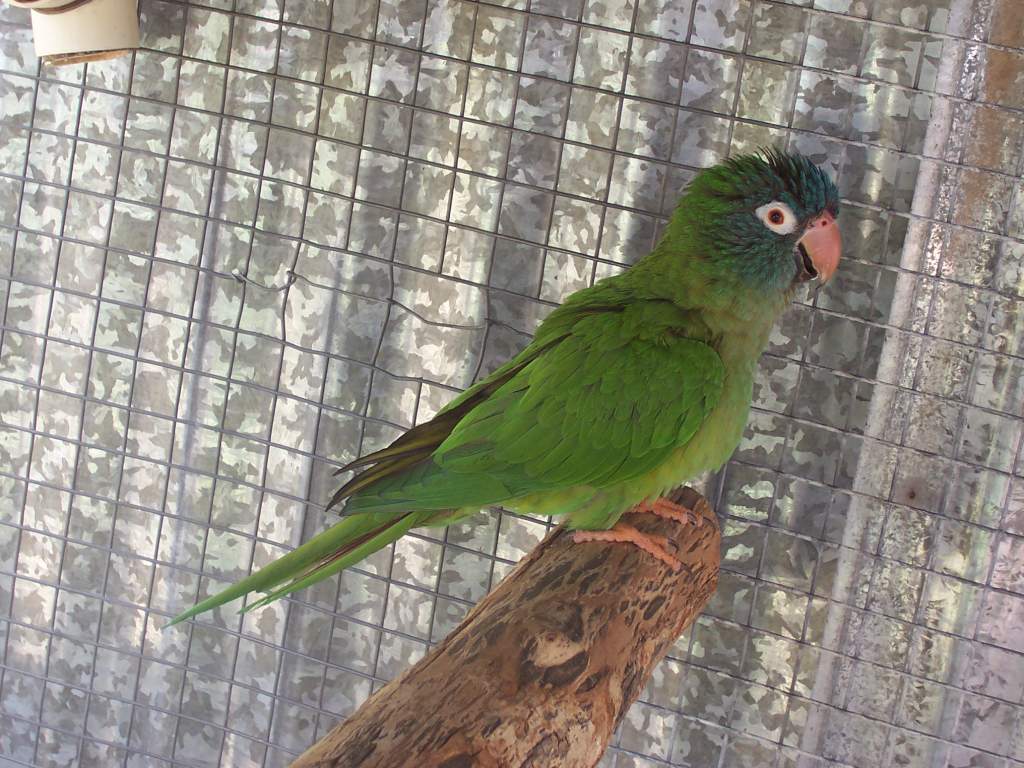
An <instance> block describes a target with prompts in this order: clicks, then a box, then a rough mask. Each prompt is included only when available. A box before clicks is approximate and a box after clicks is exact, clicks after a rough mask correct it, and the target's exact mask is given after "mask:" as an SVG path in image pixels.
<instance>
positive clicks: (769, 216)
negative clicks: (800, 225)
mask: <svg viewBox="0 0 1024 768" xmlns="http://www.w3.org/2000/svg"><path fill="white" fill-rule="evenodd" d="M754 213H756V214H757V218H759V219H760V220H761V223H762V224H764V225H765V226H766V227H768V229H770V230H771V231H772V232H774V233H775V234H777V235H788V234H789V233H790V232H792V231H793V230H794V229H796V215H795V214H794V213H793V209H792V208H790V207H789V206H788V205H786V204H785V203H781V202H779V201H778V200H772V201H771V202H770V203H765V204H764V205H762V206H761V207H760V208H758V209H757V210H756V211H754Z"/></svg>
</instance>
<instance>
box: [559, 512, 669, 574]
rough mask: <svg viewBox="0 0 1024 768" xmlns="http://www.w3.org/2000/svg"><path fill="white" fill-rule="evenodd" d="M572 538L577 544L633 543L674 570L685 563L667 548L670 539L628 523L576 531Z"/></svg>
mask: <svg viewBox="0 0 1024 768" xmlns="http://www.w3.org/2000/svg"><path fill="white" fill-rule="evenodd" d="M572 540H573V541H574V542H576V543H577V544H583V543H585V542H588V541H608V542H613V543H618V544H632V545H633V546H635V547H638V548H640V549H642V550H643V551H644V552H646V553H647V554H649V555H652V556H654V557H655V558H657V559H658V560H660V561H661V562H662V563H664V564H665V565H667V566H668V567H669V568H671V569H672V570H673V571H678V570H679V569H680V568H682V567H683V564H682V563H681V562H680V561H679V559H678V558H677V557H675V556H674V555H672V554H670V553H669V551H668V550H667V549H666V545H667V544H668V539H667V538H665V537H664V536H658V535H655V534H650V533H642V532H640V531H638V530H637V529H636V528H634V527H633V526H631V525H627V524H626V523H621V522H620V523H616V524H615V526H614V527H612V528H609V529H608V530H607V531H575V532H574V533H573V535H572Z"/></svg>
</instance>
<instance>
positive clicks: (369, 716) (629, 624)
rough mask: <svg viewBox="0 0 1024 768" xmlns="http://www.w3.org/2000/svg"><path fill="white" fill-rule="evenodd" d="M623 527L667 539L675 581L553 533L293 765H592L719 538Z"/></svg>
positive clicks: (713, 558)
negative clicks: (678, 564)
mask: <svg viewBox="0 0 1024 768" xmlns="http://www.w3.org/2000/svg"><path fill="white" fill-rule="evenodd" d="M674 498H677V499H679V500H681V503H683V504H685V505H687V506H689V507H691V508H692V509H694V510H695V511H696V512H697V513H698V514H699V515H701V516H702V517H703V518H704V520H705V523H704V525H701V526H700V527H697V526H682V525H680V524H679V523H677V522H675V521H672V520H666V519H664V518H661V517H657V516H655V515H652V514H633V515H630V516H629V518H628V520H629V522H630V524H632V525H635V526H636V527H637V528H638V529H640V530H641V531H644V532H645V533H657V534H660V535H662V536H666V537H667V538H668V539H669V549H670V551H673V549H672V548H673V547H674V554H675V555H676V557H678V558H679V559H680V560H681V561H682V562H683V564H684V567H683V568H682V570H680V571H679V572H678V573H672V572H670V570H669V569H668V568H667V567H665V565H663V564H662V563H660V562H659V561H657V560H656V559H655V558H653V557H651V556H650V555H648V554H646V553H644V552H641V551H640V550H639V549H637V548H636V547H633V546H628V545H624V544H608V543H603V542H588V543H585V544H576V543H574V542H573V541H572V537H571V535H570V534H569V533H567V532H566V531H564V530H562V529H557V530H556V531H554V532H553V533H552V534H551V535H550V536H548V538H547V539H545V540H544V541H543V542H542V543H541V544H540V546H538V547H537V548H536V549H535V550H534V551H533V552H532V553H531V554H530V555H529V556H527V557H526V558H524V559H523V561H522V562H520V563H519V565H518V566H516V568H515V570H513V571H512V573H510V574H509V575H508V577H507V578H505V580H504V581H502V582H501V583H500V584H499V585H498V587H497V588H496V589H495V590H494V591H493V592H491V593H490V594H489V595H487V597H485V598H484V599H483V600H482V601H481V602H480V603H479V604H478V605H477V606H476V607H475V608H474V609H473V610H472V611H471V612H470V613H469V615H468V616H467V617H466V618H465V620H464V621H463V622H462V624H460V625H459V626H458V627H457V628H456V629H455V630H454V631H453V632H452V633H451V634H450V635H449V636H448V637H447V638H446V639H445V640H444V642H442V643H441V644H440V645H439V646H438V647H437V648H435V649H434V650H433V652H431V653H430V654H429V655H427V656H426V657H425V658H424V659H422V660H421V661H420V662H419V663H418V664H416V665H415V666H413V667H411V668H410V669H408V670H407V671H406V672H405V673H404V674H402V675H401V676H399V677H398V678H397V679H395V680H393V681H392V682H390V683H389V684H388V685H386V686H385V687H384V688H382V689H381V690H380V691H378V692H377V693H376V694H374V695H373V696H372V697H370V699H369V700H367V701H366V703H365V704H363V706H362V707H361V708H360V709H359V710H358V711H357V712H356V713H355V714H353V715H352V716H351V717H350V718H348V719H347V720H345V721H344V722H342V723H340V724H339V725H338V726H337V727H335V728H334V730H332V731H331V732H330V733H329V734H327V736H325V737H324V738H323V739H322V740H321V741H319V742H318V743H317V744H315V745H313V746H312V747H311V748H310V749H309V750H307V751H306V752H305V753H304V754H303V755H302V756H301V757H299V759H298V760H296V761H295V762H294V763H293V764H292V765H293V768H313V767H314V766H316V767H317V768H326V767H327V766H331V768H399V767H400V766H410V768H412V767H413V766H415V768H434V767H436V768H548V767H550V768H555V767H556V766H557V768H585V767H589V766H593V765H595V764H596V763H597V762H598V760H600V759H601V755H602V754H603V753H604V751H605V748H606V747H607V746H608V741H609V739H610V738H611V735H612V732H613V731H614V730H615V727H616V726H617V725H618V723H619V721H620V720H621V719H622V717H623V716H624V715H625V713H626V710H627V709H628V707H629V705H630V704H631V703H632V702H633V701H634V700H635V699H636V697H637V695H638V694H639V693H640V690H641V689H642V688H643V686H644V684H645V683H646V682H647V679H648V677H649V676H650V674H651V671H652V670H653V668H654V666H655V665H656V664H657V663H658V662H659V661H660V660H661V659H662V657H663V656H664V655H665V653H666V651H667V650H668V648H669V647H670V646H671V645H672V643H673V642H674V641H675V639H676V638H677V637H678V636H679V635H680V634H681V633H682V632H683V630H684V629H685V628H686V627H687V626H688V625H689V624H690V622H692V621H693V619H694V618H696V616H697V614H698V613H699V612H700V611H701V609H702V608H703V607H704V605H705V604H706V603H707V601H708V600H709V599H710V598H711V595H712V593H713V592H714V590H715V586H716V585H717V582H718V566H719V561H720V553H719V546H720V533H719V529H718V521H717V518H716V517H715V514H714V512H713V511H712V510H711V508H710V507H709V506H708V504H707V502H706V500H705V499H704V498H703V497H701V496H700V495H699V494H697V492H696V491H693V490H692V489H689V488H687V489H683V490H682V491H681V492H679V493H677V494H676V495H675V497H674Z"/></svg>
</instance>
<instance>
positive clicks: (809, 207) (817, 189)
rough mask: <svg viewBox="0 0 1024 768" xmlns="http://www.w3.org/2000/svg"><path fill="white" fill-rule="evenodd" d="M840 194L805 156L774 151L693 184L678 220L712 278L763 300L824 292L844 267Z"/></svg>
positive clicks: (731, 163)
mask: <svg viewBox="0 0 1024 768" xmlns="http://www.w3.org/2000/svg"><path fill="white" fill-rule="evenodd" d="M838 215H839V192H838V190H837V189H836V186H835V184H834V183H833V182H832V180H831V179H830V178H829V177H828V175H827V174H826V173H825V172H824V171H823V170H821V169H820V168H818V167H817V166H816V165H814V163H812V162H811V161H810V160H809V159H808V158H806V157H805V156H803V155H800V154H787V153H783V152H779V151H777V150H774V149H766V150H762V151H761V152H759V153H758V154H754V155H741V156H737V157H733V158H730V159H729V160H726V161H725V162H724V163H721V164H719V165H716V166H714V167H712V168H708V169H707V170H705V171H702V172H701V173H700V174H698V175H697V176H696V177H695V178H694V180H693V181H692V182H691V183H690V186H689V188H688V189H687V194H686V195H685V196H684V198H683V201H681V205H680V206H679V209H678V210H677V211H676V214H675V216H676V217H683V219H684V221H682V222H679V224H681V225H682V226H684V227H686V228H687V229H689V230H690V233H691V234H692V235H693V236H694V237H695V238H696V239H697V241H698V242H699V243H700V246H701V247H700V248H699V250H698V252H699V253H700V259H701V261H702V262H703V264H704V271H705V273H706V274H709V276H712V277H714V276H717V277H718V278H719V280H720V281H721V282H722V283H724V284H727V285H736V284H740V285H743V286H745V287H747V288H751V289H755V290H757V291H758V292H765V293H786V294H789V293H791V292H792V290H793V288H795V287H796V285H798V284H799V283H803V282H807V281H810V280H817V281H820V283H821V284H824V283H825V282H827V281H828V280H829V278H830V277H832V274H833V273H834V272H835V271H836V268H837V267H838V265H839V258H840V255H841V251H842V242H841V239H840V236H839V227H838V225H837V224H836V217H837V216H838Z"/></svg>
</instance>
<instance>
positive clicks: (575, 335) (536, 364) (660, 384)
mask: <svg viewBox="0 0 1024 768" xmlns="http://www.w3.org/2000/svg"><path fill="white" fill-rule="evenodd" d="M666 313H667V314H668V316H670V317H671V316H673V315H675V317H674V320H675V323H674V324H673V325H669V326H667V327H665V323H664V321H665V319H666ZM679 314H682V313H681V312H680V311H678V310H663V309H661V308H659V310H658V312H657V313H654V312H650V311H648V312H642V311H639V310H633V309H627V310H624V311H619V312H600V313H594V314H588V315H585V316H583V317H580V318H578V319H577V322H576V323H575V325H574V326H573V327H572V330H571V332H570V333H568V334H567V335H565V336H564V337H563V338H561V339H560V340H559V341H558V342H557V343H555V344H551V345H549V346H548V347H547V348H545V349H544V350H543V351H542V352H541V353H540V354H538V355H536V356H535V357H534V358H533V359H531V360H529V361H528V362H526V363H525V364H524V365H520V366H519V367H518V368H517V369H516V370H515V371H514V372H512V373H510V374H509V375H507V376H506V377H505V378H504V380H503V383H501V385H500V386H497V387H495V388H494V389H493V391H492V392H490V393H489V394H488V396H487V397H485V398H482V399H480V400H479V401H478V402H475V403H474V404H473V406H472V408H470V409H469V410H468V411H467V412H466V413H464V414H462V415H461V418H460V419H459V421H458V422H457V423H456V424H455V425H454V427H453V429H452V430H451V433H450V434H449V435H448V436H447V437H446V438H445V439H444V440H443V442H441V443H440V445H438V446H437V447H436V449H435V450H434V451H433V452H432V454H431V455H430V457H429V459H425V460H424V461H422V462H421V463H420V464H418V465H417V467H416V469H415V471H406V472H397V473H394V474H391V475H385V476H382V477H380V478H378V479H377V480H376V481H375V482H374V483H372V484H371V485H369V486H367V488H366V490H365V491H364V492H360V493H357V494H356V495H355V496H354V497H353V498H352V499H351V500H350V501H349V503H348V507H347V509H348V511H349V512H352V513H391V512H394V511H396V510H398V509H425V510H438V509H447V508H456V507H474V506H484V505H488V504H497V503H500V502H503V501H509V500H511V499H515V498H518V497H522V496H524V495H528V494H532V493H536V492H541V491H549V490H555V489H562V488H567V487H571V486H578V485H588V486H593V487H597V488H601V487H605V486H609V485H614V484H616V483H620V482H622V481H625V480H628V479H630V478H633V477H637V476H638V475H641V474H643V473H645V472H648V471H650V470H652V469H654V468H655V467H657V466H658V465H659V464H661V463H662V462H663V461H665V459H667V458H668V456H669V455H670V454H671V452H672V451H673V450H675V449H676V448H677V447H679V446H680V445H683V444H685V443H686V442H687V441H688V440H689V439H690V438H691V437H692V436H693V435H694V433H696V431H697V429H698V428H699V427H700V424H701V423H702V422H703V421H704V419H705V418H706V417H707V415H708V413H709V412H710V411H711V409H712V408H714V406H715V403H716V402H717V400H718V395H719V393H720V391H721V387H722V378H723V375H724V368H723V365H722V362H721V359H720V358H719V357H718V354H717V353H716V352H715V351H714V350H713V349H712V348H711V347H710V346H709V345H708V344H706V343H705V342H704V341H701V340H697V339H694V338H688V337H687V336H686V335H684V334H685V333H686V330H687V328H686V325H685V321H684V319H683V318H680V317H679V316H678V315H679ZM657 321H660V324H659V322H657Z"/></svg>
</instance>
